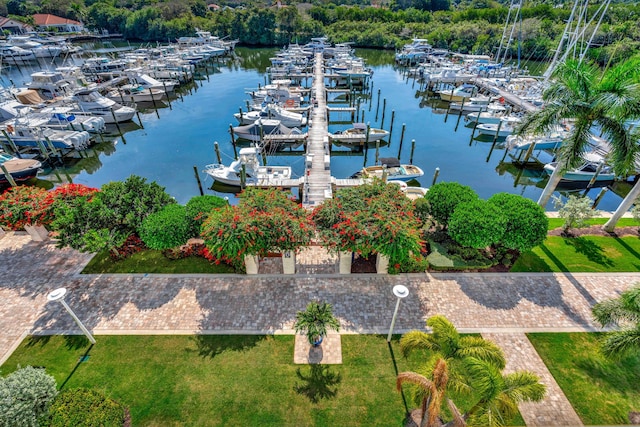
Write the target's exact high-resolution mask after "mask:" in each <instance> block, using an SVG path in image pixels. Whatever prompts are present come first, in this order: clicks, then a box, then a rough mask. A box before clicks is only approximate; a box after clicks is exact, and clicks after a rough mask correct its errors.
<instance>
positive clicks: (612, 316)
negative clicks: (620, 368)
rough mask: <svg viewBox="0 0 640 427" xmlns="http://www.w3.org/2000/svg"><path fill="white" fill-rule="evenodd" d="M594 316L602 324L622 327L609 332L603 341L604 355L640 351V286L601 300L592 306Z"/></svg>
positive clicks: (612, 355)
mask: <svg viewBox="0 0 640 427" xmlns="http://www.w3.org/2000/svg"><path fill="white" fill-rule="evenodd" d="M592 313H593V317H594V318H595V319H596V321H597V322H598V323H600V325H602V326H616V327H618V328H620V329H619V330H617V331H615V332H611V333H609V334H607V336H606V338H605V339H604V341H603V343H602V352H603V354H604V355H606V356H608V357H612V358H622V357H624V356H627V355H629V354H636V353H640V286H639V285H638V284H637V283H636V286H635V287H633V288H631V289H628V290H626V291H624V292H622V293H621V294H620V296H619V297H618V298H613V299H609V300H606V301H603V302H600V303H598V304H596V305H594V306H593V308H592Z"/></svg>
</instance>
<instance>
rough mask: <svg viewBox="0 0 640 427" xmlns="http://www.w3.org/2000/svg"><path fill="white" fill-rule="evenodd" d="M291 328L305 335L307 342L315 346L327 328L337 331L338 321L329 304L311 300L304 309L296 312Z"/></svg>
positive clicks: (338, 327)
mask: <svg viewBox="0 0 640 427" xmlns="http://www.w3.org/2000/svg"><path fill="white" fill-rule="evenodd" d="M293 328H294V329H295V331H296V332H297V333H301V334H304V335H306V336H307V339H308V340H309V343H310V344H313V345H314V346H315V345H318V344H319V343H320V342H321V341H322V339H323V338H324V337H325V336H326V335H327V332H328V330H329V329H333V330H334V331H336V332H339V331H340V322H339V321H338V319H336V317H335V316H334V315H333V308H332V307H331V304H329V303H328V302H322V303H321V302H318V301H311V302H310V303H309V304H307V308H306V309H305V310H301V311H299V312H298V313H296V323H295V324H294V325H293Z"/></svg>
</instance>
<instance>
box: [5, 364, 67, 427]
mask: <svg viewBox="0 0 640 427" xmlns="http://www.w3.org/2000/svg"><path fill="white" fill-rule="evenodd" d="M57 394H58V390H57V388H56V380H55V379H54V378H53V377H52V376H51V375H49V374H47V373H46V372H45V370H44V369H40V368H34V367H31V366H27V367H26V368H22V369H19V370H17V371H15V372H12V373H11V374H9V375H7V376H6V377H4V378H3V377H0V425H2V426H21V427H37V426H39V425H45V424H44V423H45V422H46V417H47V414H48V411H49V406H50V405H51V402H52V401H53V399H54V398H55V397H56V395H57Z"/></svg>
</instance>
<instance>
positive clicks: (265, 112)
mask: <svg viewBox="0 0 640 427" xmlns="http://www.w3.org/2000/svg"><path fill="white" fill-rule="evenodd" d="M233 116H234V117H235V118H236V120H238V122H239V123H240V124H241V125H249V124H251V123H254V122H255V121H256V120H258V119H274V120H280V123H281V124H283V125H284V126H287V127H297V128H300V127H304V126H306V125H307V118H306V117H305V116H304V115H303V114H300V113H296V112H293V111H288V110H285V109H284V108H282V107H279V106H278V105H276V104H267V105H265V106H263V107H262V108H261V109H260V111H249V112H247V113H235V114H234V115H233Z"/></svg>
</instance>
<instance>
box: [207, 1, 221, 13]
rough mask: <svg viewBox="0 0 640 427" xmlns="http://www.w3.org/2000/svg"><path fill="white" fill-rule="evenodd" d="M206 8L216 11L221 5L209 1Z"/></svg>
mask: <svg viewBox="0 0 640 427" xmlns="http://www.w3.org/2000/svg"><path fill="white" fill-rule="evenodd" d="M207 8H208V9H209V10H211V11H214V12H217V11H219V10H220V9H221V7H220V6H219V5H217V4H215V3H211V4H208V5H207Z"/></svg>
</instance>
